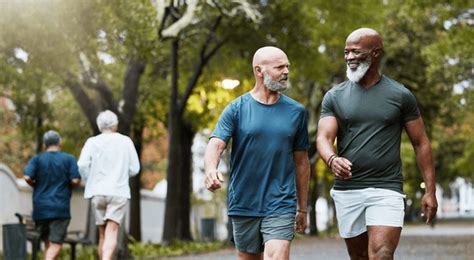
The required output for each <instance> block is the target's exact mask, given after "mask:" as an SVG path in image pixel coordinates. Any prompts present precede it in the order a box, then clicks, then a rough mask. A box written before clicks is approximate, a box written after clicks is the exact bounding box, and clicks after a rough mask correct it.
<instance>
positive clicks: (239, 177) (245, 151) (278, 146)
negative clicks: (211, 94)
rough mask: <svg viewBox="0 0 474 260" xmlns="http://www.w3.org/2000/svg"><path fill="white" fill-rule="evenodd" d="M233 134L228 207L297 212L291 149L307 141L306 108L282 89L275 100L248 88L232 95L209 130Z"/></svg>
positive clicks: (257, 212)
mask: <svg viewBox="0 0 474 260" xmlns="http://www.w3.org/2000/svg"><path fill="white" fill-rule="evenodd" d="M212 137H216V138H219V139H222V140H223V141H224V142H226V143H227V142H228V141H229V139H231V138H232V152H231V162H230V168H231V170H230V179H229V186H228V196H227V198H228V207H229V209H228V212H229V215H230V216H251V217H259V216H269V215H274V214H280V213H294V212H296V186H295V177H296V176H295V173H296V169H295V163H294V160H293V152H295V151H299V150H306V149H308V147H309V142H308V130H307V115H306V110H305V108H304V107H303V106H302V105H301V104H299V103H298V102H296V101H294V100H293V99H291V98H289V97H287V96H285V95H283V94H281V95H280V98H279V100H278V101H277V102H276V103H275V104H271V105H265V104H262V103H259V102H257V101H256V100H255V99H254V98H253V97H252V96H251V95H250V93H246V94H244V95H242V96H240V97H238V98H237V99H235V100H234V101H232V102H231V103H230V104H229V105H228V106H227V107H226V108H225V109H224V111H223V112H222V114H221V116H220V118H219V121H218V123H217V125H216V128H215V129H214V132H213V133H212V135H211V138H212Z"/></svg>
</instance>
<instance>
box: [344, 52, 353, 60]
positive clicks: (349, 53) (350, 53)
mask: <svg viewBox="0 0 474 260" xmlns="http://www.w3.org/2000/svg"><path fill="white" fill-rule="evenodd" d="M345 59H346V60H353V59H355V55H354V53H353V52H352V51H350V52H348V53H347V54H346V56H345Z"/></svg>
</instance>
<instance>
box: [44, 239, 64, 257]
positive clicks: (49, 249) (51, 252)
mask: <svg viewBox="0 0 474 260" xmlns="http://www.w3.org/2000/svg"><path fill="white" fill-rule="evenodd" d="M61 246H62V245H61V244H58V243H53V242H51V241H45V247H46V250H45V251H44V259H45V260H56V259H57V258H58V256H59V253H60V252H61Z"/></svg>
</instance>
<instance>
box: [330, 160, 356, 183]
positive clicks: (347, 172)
mask: <svg viewBox="0 0 474 260" xmlns="http://www.w3.org/2000/svg"><path fill="white" fill-rule="evenodd" d="M351 166H352V163H351V162H350V161H349V160H347V159H346V158H344V157H336V158H334V159H333V160H332V163H331V170H332V172H333V173H334V175H335V176H336V177H338V178H341V179H344V180H345V179H349V178H350V177H351V176H352V172H351Z"/></svg>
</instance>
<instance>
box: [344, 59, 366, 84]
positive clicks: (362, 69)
mask: <svg viewBox="0 0 474 260" xmlns="http://www.w3.org/2000/svg"><path fill="white" fill-rule="evenodd" d="M371 64H372V62H371V61H370V60H367V61H363V62H361V63H360V64H359V66H358V67H357V69H356V70H355V71H353V70H351V68H350V67H349V64H348V65H347V70H346V75H347V78H348V79H349V80H350V81H352V82H359V81H360V80H361V79H362V78H363V77H364V76H365V73H367V71H368V70H369V68H370V65H371Z"/></svg>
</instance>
